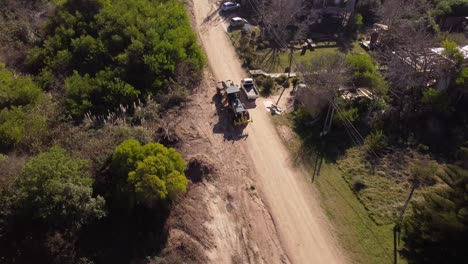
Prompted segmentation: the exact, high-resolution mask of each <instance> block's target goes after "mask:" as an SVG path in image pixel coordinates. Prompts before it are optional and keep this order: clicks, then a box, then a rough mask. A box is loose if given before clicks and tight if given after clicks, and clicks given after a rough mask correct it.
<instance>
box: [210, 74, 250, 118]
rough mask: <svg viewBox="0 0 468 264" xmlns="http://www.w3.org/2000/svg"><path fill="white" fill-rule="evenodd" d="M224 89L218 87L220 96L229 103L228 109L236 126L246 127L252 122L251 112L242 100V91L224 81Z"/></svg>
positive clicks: (230, 82) (229, 82)
mask: <svg viewBox="0 0 468 264" xmlns="http://www.w3.org/2000/svg"><path fill="white" fill-rule="evenodd" d="M221 84H222V87H217V91H218V94H219V95H220V96H223V97H224V98H225V99H224V100H226V101H227V103H228V106H227V108H228V109H229V113H230V115H231V118H232V123H233V124H234V125H235V126H246V125H247V124H248V123H249V122H252V119H251V118H250V114H249V111H248V110H247V108H246V107H245V105H244V104H243V103H242V102H241V100H240V89H239V87H237V86H235V85H234V83H233V82H232V81H222V82H221Z"/></svg>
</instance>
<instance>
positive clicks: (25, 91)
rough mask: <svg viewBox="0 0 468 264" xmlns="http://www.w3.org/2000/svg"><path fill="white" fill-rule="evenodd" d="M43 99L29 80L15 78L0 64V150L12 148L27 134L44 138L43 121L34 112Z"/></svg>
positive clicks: (43, 118) (39, 91)
mask: <svg viewBox="0 0 468 264" xmlns="http://www.w3.org/2000/svg"><path fill="white" fill-rule="evenodd" d="M43 99H44V95H43V93H42V91H41V89H39V88H38V87H37V86H36V85H35V84H34V82H33V81H32V79H31V78H29V77H18V76H17V77H15V76H14V75H13V73H12V72H11V71H9V70H8V69H6V68H5V66H4V65H2V64H0V109H1V110H0V150H3V151H5V150H9V149H11V148H12V147H14V146H15V145H16V144H18V143H19V142H20V141H21V140H23V139H24V137H25V134H26V133H27V130H31V129H32V130H34V129H36V131H35V132H37V133H40V130H42V131H43V133H40V134H42V135H44V134H47V124H46V118H45V117H43V116H41V115H40V114H38V113H36V112H35V111H34V110H35V106H36V105H37V104H38V103H39V102H40V101H41V100H43ZM38 136H40V135H38Z"/></svg>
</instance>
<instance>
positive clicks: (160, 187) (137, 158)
mask: <svg viewBox="0 0 468 264" xmlns="http://www.w3.org/2000/svg"><path fill="white" fill-rule="evenodd" d="M112 164H113V165H112V166H113V170H114V171H115V172H116V175H118V177H119V178H120V177H122V178H123V180H124V181H126V182H127V184H128V185H129V188H130V189H131V190H132V191H131V192H132V193H135V195H136V200H137V202H141V203H148V202H149V203H153V202H157V201H161V200H166V199H171V200H173V199H175V198H176V197H177V195H179V194H181V193H184V192H185V191H186V189H187V178H186V177H185V175H184V171H185V161H184V159H183V158H182V156H181V155H180V154H179V153H178V152H177V151H176V150H175V149H173V148H169V149H168V148H166V147H164V146H163V145H161V144H154V143H150V144H146V145H143V146H142V145H140V143H139V142H138V141H135V140H127V141H124V142H123V143H122V144H120V145H119V146H118V147H117V148H116V149H115V151H114V154H113V155H112Z"/></svg>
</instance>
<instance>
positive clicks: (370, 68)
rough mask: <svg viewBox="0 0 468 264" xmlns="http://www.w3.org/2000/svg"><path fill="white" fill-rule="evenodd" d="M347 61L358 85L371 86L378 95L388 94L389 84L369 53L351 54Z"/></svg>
mask: <svg viewBox="0 0 468 264" xmlns="http://www.w3.org/2000/svg"><path fill="white" fill-rule="evenodd" d="M347 61H348V64H349V66H350V68H351V71H352V73H353V79H354V82H355V84H356V85H358V86H367V87H370V88H371V89H372V91H373V92H374V93H375V94H377V95H385V94H386V92H387V84H386V82H385V80H384V78H383V76H382V74H381V73H380V72H379V71H378V70H377V68H376V65H375V64H374V62H373V60H372V58H371V57H370V56H369V55H368V54H350V55H348V57H347Z"/></svg>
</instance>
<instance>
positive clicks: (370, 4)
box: [356, 0, 382, 25]
mask: <svg viewBox="0 0 468 264" xmlns="http://www.w3.org/2000/svg"><path fill="white" fill-rule="evenodd" d="M381 5H382V4H381V1H380V0H360V1H358V2H357V5H356V12H359V14H361V16H362V22H363V24H364V25H372V24H374V23H375V22H378V20H379V8H380V7H381ZM356 22H357V21H356ZM356 25H357V23H356Z"/></svg>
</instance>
